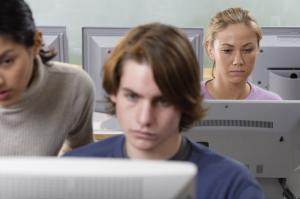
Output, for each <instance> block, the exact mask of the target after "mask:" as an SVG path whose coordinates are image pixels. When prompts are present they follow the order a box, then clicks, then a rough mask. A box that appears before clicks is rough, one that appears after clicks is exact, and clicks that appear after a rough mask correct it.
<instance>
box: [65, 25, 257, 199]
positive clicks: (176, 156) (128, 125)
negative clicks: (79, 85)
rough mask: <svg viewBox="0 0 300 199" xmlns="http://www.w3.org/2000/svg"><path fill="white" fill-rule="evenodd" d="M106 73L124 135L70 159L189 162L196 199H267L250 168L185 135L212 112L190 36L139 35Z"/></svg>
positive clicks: (144, 29)
mask: <svg viewBox="0 0 300 199" xmlns="http://www.w3.org/2000/svg"><path fill="white" fill-rule="evenodd" d="M103 70H104V71H103V72H104V73H103V74H104V80H103V87H104V89H105V91H106V92H107V94H108V102H109V104H110V107H108V109H109V111H110V112H111V113H112V114H116V116H117V118H118V120H119V122H120V125H121V127H122V129H123V131H124V135H120V136H115V137H112V138H109V139H106V140H103V141H100V142H98V143H95V144H91V145H87V146H85V147H82V148H79V149H77V150H74V151H72V152H70V153H68V154H66V155H67V156H88V157H110V158H111V157H112V158H130V159H151V160H153V159H155V160H180V161H190V162H193V163H195V164H196V165H197V166H198V176H197V198H214V199H216V198H243V199H244V198H249V199H250V198H251V199H252V198H263V194H262V192H261V189H260V187H259V185H258V184H257V182H256V181H255V179H254V178H253V176H252V175H251V174H250V173H249V171H248V170H247V169H246V168H245V167H244V166H242V165H241V164H239V163H238V162H235V161H233V160H230V159H228V158H225V157H223V156H221V155H218V154H216V153H214V152H212V151H210V150H209V149H208V148H206V147H204V146H202V145H200V144H197V143H195V142H193V141H191V140H189V139H187V138H185V137H184V136H183V135H182V134H181V131H183V130H185V129H187V128H188V127H190V126H191V125H192V124H193V123H194V122H195V121H198V120H199V119H201V117H202V116H203V115H204V112H205V110H204V109H203V108H202V106H201V103H202V97H201V95H200V78H199V77H200V74H199V67H198V64H197V59H196V56H195V54H194V52H193V49H192V47H191V44H190V42H189V40H188V38H187V37H186V36H185V35H184V34H183V33H181V32H180V31H179V30H178V29H176V28H174V27H172V26H169V25H164V24H159V23H154V24H146V25H142V26H138V27H136V28H133V29H132V30H131V31H129V33H128V34H127V35H126V36H125V38H124V39H123V40H122V41H121V42H120V43H119V44H118V45H117V46H116V48H115V49H114V51H113V53H112V54H111V56H110V57H109V58H108V60H107V62H106V63H105V65H104V68H103Z"/></svg>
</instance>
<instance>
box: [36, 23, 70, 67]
mask: <svg viewBox="0 0 300 199" xmlns="http://www.w3.org/2000/svg"><path fill="white" fill-rule="evenodd" d="M37 29H38V30H39V31H41V32H42V34H43V44H44V46H43V48H44V49H45V50H49V49H54V50H55V52H56V53H57V54H56V56H55V57H54V58H53V61H60V62H66V63H67V62H69V49H68V40H67V31H66V27H65V26H38V27H37Z"/></svg>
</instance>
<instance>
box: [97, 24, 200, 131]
mask: <svg viewBox="0 0 300 199" xmlns="http://www.w3.org/2000/svg"><path fill="white" fill-rule="evenodd" d="M126 60H133V61H136V62H138V63H147V64H148V65H149V66H150V67H151V69H152V72H153V76H154V79H155V82H156V84H157V85H158V87H159V89H160V90H161V92H162V93H163V95H164V96H165V97H166V98H167V99H168V101H170V102H171V103H172V104H173V105H174V106H176V107H177V108H179V110H180V111H181V112H182V117H181V121H180V126H179V130H180V131H181V130H184V129H187V128H188V127H190V126H191V125H192V124H194V123H195V122H196V121H198V120H200V119H201V118H202V116H203V115H204V112H205V110H204V109H203V108H202V96H201V94H200V70H199V66H198V62H197V58H196V55H195V53H194V51H193V48H192V46H191V43H190V41H189V39H188V38H187V37H186V35H185V34H184V33H182V32H181V31H180V30H179V29H177V28H175V27H173V26H170V25H165V24H160V23H150V24H145V25H140V26H137V27H135V28H133V29H131V30H130V31H129V32H128V33H127V34H126V35H125V37H124V38H123V39H122V40H121V41H120V43H119V44H118V45H117V46H116V47H115V49H114V50H113V51H112V54H111V55H110V56H109V57H108V59H107V60H106V62H105V64H104V66H103V71H102V72H103V82H102V83H103V88H104V89H105V91H106V92H107V94H108V95H116V94H117V92H118V89H119V85H120V79H121V76H122V71H123V64H124V62H125V61H126ZM132 81H134V80H132ZM145 86H147V85H145ZM107 100H108V107H107V111H108V112H109V113H111V114H115V104H114V103H113V102H112V101H111V100H110V98H109V96H107Z"/></svg>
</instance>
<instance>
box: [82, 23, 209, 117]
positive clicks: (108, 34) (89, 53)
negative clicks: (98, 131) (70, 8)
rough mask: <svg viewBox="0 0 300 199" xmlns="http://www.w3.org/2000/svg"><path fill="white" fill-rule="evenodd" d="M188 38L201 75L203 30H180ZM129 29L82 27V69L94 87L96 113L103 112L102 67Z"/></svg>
mask: <svg viewBox="0 0 300 199" xmlns="http://www.w3.org/2000/svg"><path fill="white" fill-rule="evenodd" d="M181 29H182V30H183V31H184V32H185V33H186V34H187V36H188V37H189V39H190V41H191V43H192V46H193V49H194V50H195V53H196V56H197V59H198V61H199V67H200V71H201V73H200V74H202V66H203V45H202V42H203V34H204V33H203V28H181ZM128 30H129V28H117V27H115V28H107V27H83V28H82V45H83V50H82V52H83V53H82V55H83V57H82V60H83V68H84V69H85V70H86V71H87V72H88V73H89V75H90V76H91V77H92V79H93V81H94V83H95V85H96V107H95V108H96V111H97V112H106V110H105V107H106V105H105V91H104V90H103V88H102V77H101V75H102V74H101V71H102V66H103V64H104V62H105V60H106V58H107V57H108V56H109V54H110V53H111V51H112V50H113V48H114V47H115V46H116V44H117V43H118V42H119V41H120V39H121V38H122V37H123V36H124V35H125V33H127V32H128Z"/></svg>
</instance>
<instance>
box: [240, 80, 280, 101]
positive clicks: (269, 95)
mask: <svg viewBox="0 0 300 199" xmlns="http://www.w3.org/2000/svg"><path fill="white" fill-rule="evenodd" d="M249 84H250V86H251V93H250V95H249V96H248V97H247V98H246V99H247V100H282V98H281V97H280V96H279V95H278V94H277V93H274V92H272V91H269V90H266V89H263V88H261V87H259V86H257V85H255V84H253V83H250V82H249Z"/></svg>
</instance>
